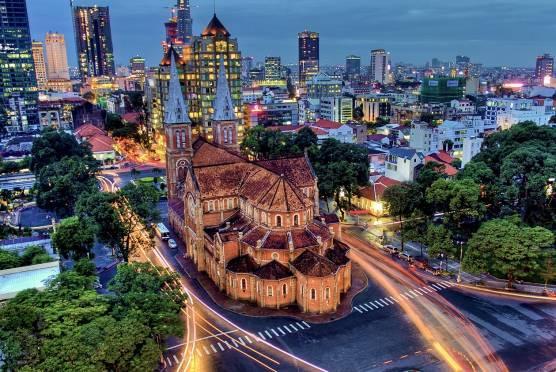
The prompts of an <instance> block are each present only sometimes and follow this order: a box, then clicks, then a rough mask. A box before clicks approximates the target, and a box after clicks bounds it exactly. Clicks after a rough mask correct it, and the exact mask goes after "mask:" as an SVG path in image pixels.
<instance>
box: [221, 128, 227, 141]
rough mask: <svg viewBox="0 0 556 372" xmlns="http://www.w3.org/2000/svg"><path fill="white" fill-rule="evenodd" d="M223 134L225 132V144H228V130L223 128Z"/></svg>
mask: <svg viewBox="0 0 556 372" xmlns="http://www.w3.org/2000/svg"><path fill="white" fill-rule="evenodd" d="M222 132H224V133H223V134H224V143H228V129H226V128H223V129H222Z"/></svg>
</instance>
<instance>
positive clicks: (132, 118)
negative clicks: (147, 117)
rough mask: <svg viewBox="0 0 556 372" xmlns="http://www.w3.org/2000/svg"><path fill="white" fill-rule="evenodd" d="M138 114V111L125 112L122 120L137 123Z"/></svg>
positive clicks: (139, 114)
mask: <svg viewBox="0 0 556 372" xmlns="http://www.w3.org/2000/svg"><path fill="white" fill-rule="evenodd" d="M140 116H141V113H140V112H128V113H127V114H123V115H122V120H124V121H127V122H128V123H137V122H138V121H139V118H140Z"/></svg>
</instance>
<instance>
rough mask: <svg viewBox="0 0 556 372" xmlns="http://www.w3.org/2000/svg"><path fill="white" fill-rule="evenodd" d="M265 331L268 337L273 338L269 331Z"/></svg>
mask: <svg viewBox="0 0 556 372" xmlns="http://www.w3.org/2000/svg"><path fill="white" fill-rule="evenodd" d="M264 333H266V335H267V336H268V338H272V335H271V334H270V333H268V331H264Z"/></svg>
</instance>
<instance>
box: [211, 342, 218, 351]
mask: <svg viewBox="0 0 556 372" xmlns="http://www.w3.org/2000/svg"><path fill="white" fill-rule="evenodd" d="M210 348H211V349H212V350H213V351H214V352H215V353H218V350H216V348H215V347H214V345H213V344H210Z"/></svg>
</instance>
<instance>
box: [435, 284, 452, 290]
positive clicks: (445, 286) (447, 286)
mask: <svg viewBox="0 0 556 372" xmlns="http://www.w3.org/2000/svg"><path fill="white" fill-rule="evenodd" d="M436 284H437V285H438V286H440V287H442V288H444V289H446V288H450V286H449V285H446V284H444V283H436Z"/></svg>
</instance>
